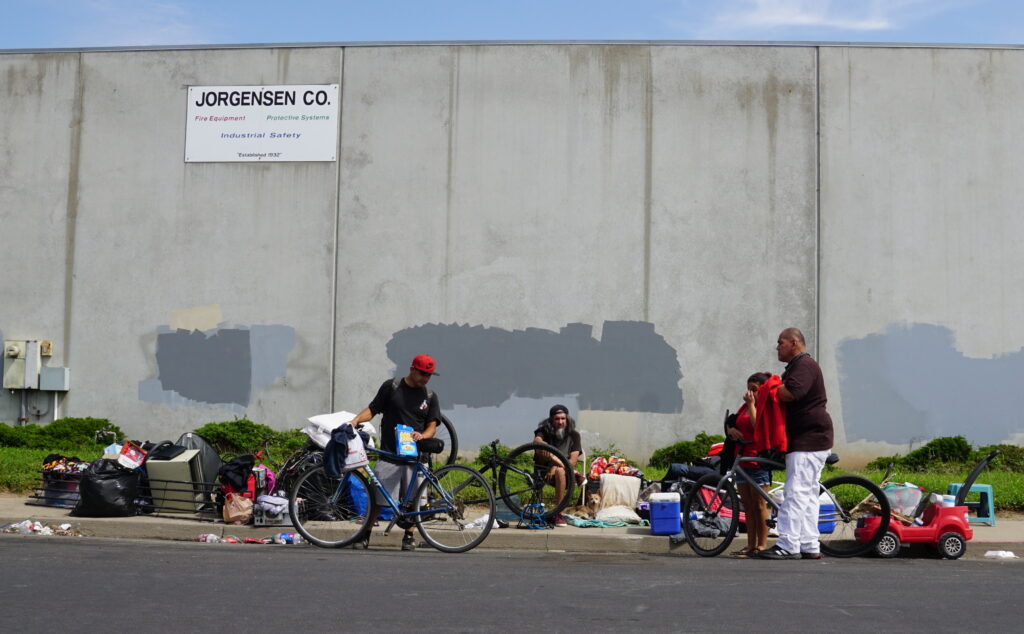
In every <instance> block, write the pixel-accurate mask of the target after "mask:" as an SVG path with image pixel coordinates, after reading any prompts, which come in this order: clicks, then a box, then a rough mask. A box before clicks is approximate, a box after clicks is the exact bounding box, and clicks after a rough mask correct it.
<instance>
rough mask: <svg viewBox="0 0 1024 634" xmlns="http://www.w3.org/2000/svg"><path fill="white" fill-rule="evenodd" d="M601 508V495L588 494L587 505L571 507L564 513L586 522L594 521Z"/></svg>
mask: <svg viewBox="0 0 1024 634" xmlns="http://www.w3.org/2000/svg"><path fill="white" fill-rule="evenodd" d="M599 506H601V494H600V493H588V494H587V503H586V504H585V505H584V504H580V505H578V506H570V507H569V508H567V509H565V510H564V511H562V513H564V514H565V515H573V516H576V517H579V518H582V519H585V520H592V519H594V516H595V515H596V514H597V509H598V507H599Z"/></svg>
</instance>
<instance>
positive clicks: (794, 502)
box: [777, 449, 832, 553]
mask: <svg viewBox="0 0 1024 634" xmlns="http://www.w3.org/2000/svg"><path fill="white" fill-rule="evenodd" d="M830 453H832V452H831V451H830V450H828V449H826V450H824V451H793V452H791V453H788V454H786V487H785V489H784V491H785V493H784V496H785V497H784V498H783V500H782V506H781V507H780V508H779V524H778V529H779V541H778V542H777V544H778V546H779V548H782V549H783V550H786V551H788V552H791V553H800V552H803V553H816V552H819V551H820V550H821V546H820V545H819V544H818V495H819V487H818V479H819V478H821V470H822V469H823V468H824V467H825V459H826V458H828V456H829V454H830Z"/></svg>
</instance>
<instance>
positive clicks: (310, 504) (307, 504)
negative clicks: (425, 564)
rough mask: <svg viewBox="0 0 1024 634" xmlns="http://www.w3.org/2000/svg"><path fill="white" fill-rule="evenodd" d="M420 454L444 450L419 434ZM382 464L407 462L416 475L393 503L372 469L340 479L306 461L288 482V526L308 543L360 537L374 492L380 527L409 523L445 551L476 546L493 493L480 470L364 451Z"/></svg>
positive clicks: (487, 523)
mask: <svg viewBox="0 0 1024 634" xmlns="http://www.w3.org/2000/svg"><path fill="white" fill-rule="evenodd" d="M417 446H418V447H419V451H420V454H421V456H424V457H426V456H429V455H432V454H437V453H441V452H442V451H444V443H443V442H440V441H438V440H437V439H433V438H430V439H425V440H421V441H419V442H418V443H417ZM367 452H368V453H370V454H371V458H372V457H373V456H374V455H376V456H378V457H379V458H381V459H386V460H388V461H389V462H393V463H398V464H405V465H411V466H413V467H414V472H415V474H416V477H415V478H413V479H412V483H411V484H410V485H409V488H408V489H407V490H406V491H405V493H404V495H403V496H402V499H401V500H400V501H396V500H394V499H393V498H392V497H391V495H389V494H388V492H387V491H386V490H385V489H384V488H383V487H382V486H381V483H380V480H379V479H378V478H377V474H376V473H375V472H374V470H373V469H372V468H371V467H369V466H366V467H360V468H358V469H355V470H353V471H349V472H347V473H344V474H342V476H341V477H340V478H332V477H331V476H329V475H327V473H326V471H324V467H323V466H322V465H318V466H314V467H310V468H309V469H308V470H306V471H305V472H303V473H302V475H300V476H299V478H298V479H297V480H296V481H295V483H294V484H293V485H292V487H291V490H290V492H289V495H288V499H289V510H290V511H291V517H292V523H293V524H294V525H295V528H296V529H297V530H298V531H299V533H300V534H302V536H303V537H305V538H306V539H307V540H309V542H310V543H311V544H314V545H316V546H321V547H323V548H344V547H345V546H349V545H353V544H356V543H357V542H360V541H361V540H362V539H363V537H364V536H365V535H368V534H369V532H370V530H371V529H372V526H371V524H372V522H373V518H375V517H376V516H377V506H378V505H377V502H376V497H377V496H376V495H374V493H375V492H376V491H380V493H381V494H382V496H383V498H384V499H385V500H386V501H387V504H388V506H389V507H390V508H391V510H392V512H393V513H394V517H393V519H391V522H390V523H389V524H388V526H387V528H386V529H385V530H384V534H385V535H386V534H387V533H388V532H389V531H390V530H391V529H392V528H393V527H394V525H395V524H398V526H400V527H401V528H403V529H404V528H408V527H410V526H415V527H416V528H417V530H419V532H420V535H422V536H423V539H424V540H425V541H426V542H427V543H428V544H430V545H431V546H433V547H434V548H436V549H438V550H440V551H442V552H446V553H462V552H466V551H468V550H472V549H473V548H475V547H476V546H478V545H480V543H481V542H483V541H484V539H486V538H487V534H488V533H490V531H491V525H492V524H493V523H494V510H495V509H494V492H493V491H492V490H491V487H490V486H489V485H488V484H487V480H485V479H484V477H483V476H482V475H480V473H479V472H478V471H476V470H474V469H471V468H470V467H466V466H463V465H447V466H444V467H441V468H440V469H437V470H436V471H435V470H433V469H432V468H431V467H430V464H429V461H428V462H424V461H421V460H420V459H419V458H417V457H405V456H399V455H398V454H394V453H390V452H386V451H381V450H379V449H369V448H367Z"/></svg>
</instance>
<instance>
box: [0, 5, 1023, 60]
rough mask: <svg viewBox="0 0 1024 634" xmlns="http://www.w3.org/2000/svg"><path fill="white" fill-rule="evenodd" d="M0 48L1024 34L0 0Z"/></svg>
mask: <svg viewBox="0 0 1024 634" xmlns="http://www.w3.org/2000/svg"><path fill="white" fill-rule="evenodd" d="M0 8H2V9H3V12H2V14H0V15H2V18H0V20H2V22H0V49H19V48H77V47H89V46H136V45H143V46H149V45H179V44H242V43H292V42H377V41H436V40H446V41H447V40H754V41H757V40H761V41H765V40H767V41H831V42H919V43H959V44H1021V43H1024V2H1021V1H1020V0H618V1H616V0H546V1H545V0H521V1H519V2H513V1H501V0H394V1H388V0H360V1H350V0H335V1H333V2H332V1H326V0H324V1H317V2H302V1H299V0H291V1H290V0H275V1H268V0H248V1H238V0H0Z"/></svg>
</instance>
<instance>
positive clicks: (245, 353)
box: [139, 325, 295, 411]
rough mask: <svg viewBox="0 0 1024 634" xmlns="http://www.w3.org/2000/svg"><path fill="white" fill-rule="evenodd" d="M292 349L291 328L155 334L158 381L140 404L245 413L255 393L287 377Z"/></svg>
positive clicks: (142, 392)
mask: <svg viewBox="0 0 1024 634" xmlns="http://www.w3.org/2000/svg"><path fill="white" fill-rule="evenodd" d="M294 346H295V330H294V329H293V328H291V327H289V326H278V325H271V326H252V327H246V326H235V327H233V328H217V329H213V330H208V331H205V332H201V331H198V330H192V331H188V330H171V329H169V328H167V327H164V326H162V327H160V328H158V329H157V338H156V366H157V377H156V379H155V380H154V379H148V380H144V381H140V382H139V399H140V400H142V401H146V402H154V403H166V404H168V405H172V406H182V405H186V406H208V405H219V406H223V407H227V408H229V409H231V410H234V411H244V408H245V407H246V406H247V405H248V404H249V401H250V398H251V396H252V391H253V390H254V389H262V388H266V387H269V386H270V385H272V384H273V383H274V382H275V381H277V380H278V379H281V378H283V377H284V376H285V373H286V371H287V365H288V354H289V353H290V352H291V350H292V348H293V347H294Z"/></svg>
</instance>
